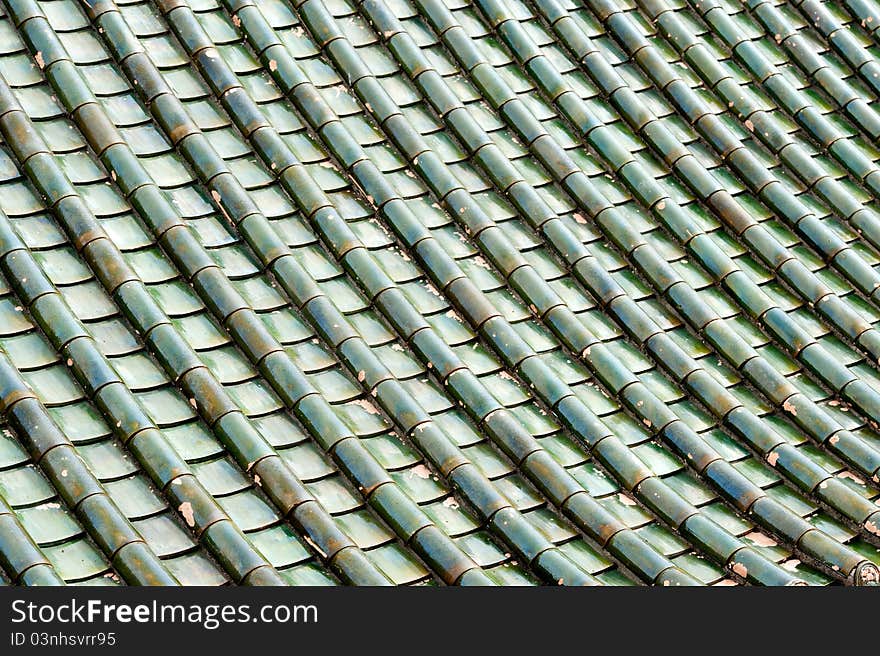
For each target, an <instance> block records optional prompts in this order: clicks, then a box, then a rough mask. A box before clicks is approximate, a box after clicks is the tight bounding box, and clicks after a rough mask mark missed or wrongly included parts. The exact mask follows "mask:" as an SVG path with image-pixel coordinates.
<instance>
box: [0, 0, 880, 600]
mask: <svg viewBox="0 0 880 656" xmlns="http://www.w3.org/2000/svg"><path fill="white" fill-rule="evenodd" d="M873 8H874V3H873V1H872V0H859V1H858V2H857V1H855V0H852V1H850V0H847V1H846V2H843V3H840V6H839V7H838V6H832V5H830V4H827V3H822V2H821V1H819V0H803V1H802V2H800V1H799V2H782V3H772V2H769V1H767V0H750V1H749V2H747V3H745V4H744V5H743V6H736V7H734V6H732V4H731V3H727V2H716V1H714V0H710V1H709V2H706V1H701V2H694V1H692V0H684V1H682V2H667V0H636V2H628V3H617V2H614V1H613V0H584V2H583V3H570V2H561V1H560V0H472V1H462V2H449V1H446V2H444V1H443V0H398V1H394V2H390V1H388V0H365V1H364V2H360V3H349V2H343V1H340V2H335V1H334V2H331V1H330V0H254V1H251V0H220V1H219V2H205V3H202V2H194V3H189V4H187V3H185V2H183V3H181V2H166V1H165V0H135V1H134V2H131V3H126V4H120V5H116V4H114V3H109V2H96V3H92V2H84V1H79V0H0V186H2V189H0V327H2V328H0V388H2V390H0V391H2V394H0V424H2V426H0V567H2V570H3V576H2V577H0V580H9V581H11V582H13V583H16V584H22V585H36V584H52V585H61V584H78V585H79V584H82V585H96V584H157V583H158V584H167V585H173V584H181V585H223V584H226V583H229V582H232V583H235V584H255V585H265V584H269V585H324V584H329V585H337V584H350V585H410V584H413V585H414V584H429V585H436V584H448V585H457V584H460V585H473V584H477V585H532V584H550V585H557V584H566V585H568V584H575V585H576V584H584V585H632V584H646V585H715V584H730V583H733V584H759V585H792V584H796V585H831V584H856V585H863V584H876V583H878V582H880V570H878V564H880V559H878V556H877V552H878V550H880V529H878V526H880V510H878V509H877V501H878V499H880V488H878V485H877V484H880V478H878V477H880V426H878V425H880V372H878V371H877V365H876V363H877V362H878V358H880V332H878V320H880V319H878V318H880V272H878V270H877V264H878V262H880V214H878V210H877V206H878V203H877V200H878V199H880V170H878V165H877V161H878V159H880V153H878V152H877V150H876V148H875V147H874V145H873V144H874V142H875V141H876V139H877V138H878V137H880V114H878V112H877V109H876V108H877V103H876V101H877V98H878V97H880V82H878V72H880V64H878V62H877V61H876V60H875V53H876V52H877V48H878V47H880V43H874V40H875V39H880V32H878V30H880V23H878V22H876V21H873V22H872V21H870V20H866V19H867V18H869V17H870V16H871V15H873V14H872V13H871V12H872V11H873ZM872 43H874V45H871V44H872ZM123 62H124V64H123ZM83 495H85V496H83Z"/></svg>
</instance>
